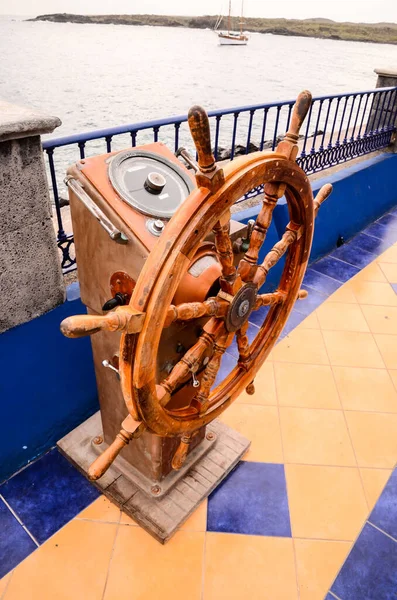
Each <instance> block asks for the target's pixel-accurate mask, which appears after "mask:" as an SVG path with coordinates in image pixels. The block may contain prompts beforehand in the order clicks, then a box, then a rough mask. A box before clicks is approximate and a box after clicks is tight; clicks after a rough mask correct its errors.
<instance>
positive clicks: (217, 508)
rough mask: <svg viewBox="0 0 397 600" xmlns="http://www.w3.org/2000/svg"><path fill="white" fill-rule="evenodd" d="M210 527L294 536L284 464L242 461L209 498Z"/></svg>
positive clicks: (247, 532)
mask: <svg viewBox="0 0 397 600" xmlns="http://www.w3.org/2000/svg"><path fill="white" fill-rule="evenodd" d="M207 531H219V532H224V533H242V534H247V535H266V536H277V537H291V525H290V519H289V510H288V498H287V488H286V482H285V473H284V465H276V464H269V463H257V462H241V463H239V465H238V466H237V468H236V469H235V470H234V471H233V472H232V473H231V474H230V475H229V477H227V478H226V479H225V481H224V482H223V483H221V485H220V486H219V487H218V488H217V489H216V490H215V491H214V492H213V493H212V494H211V495H210V497H209V499H208V513H207Z"/></svg>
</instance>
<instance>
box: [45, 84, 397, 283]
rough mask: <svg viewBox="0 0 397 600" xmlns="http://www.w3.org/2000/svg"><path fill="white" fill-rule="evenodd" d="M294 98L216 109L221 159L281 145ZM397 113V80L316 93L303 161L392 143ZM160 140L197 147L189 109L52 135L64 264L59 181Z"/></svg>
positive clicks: (68, 254) (314, 167) (309, 165)
mask: <svg viewBox="0 0 397 600" xmlns="http://www.w3.org/2000/svg"><path fill="white" fill-rule="evenodd" d="M294 102H295V101H294V100H287V101H284V102H274V103H267V104H257V105H252V106H240V107H235V108H229V109H224V110H213V111H210V112H209V113H208V116H209V118H210V122H211V125H212V135H213V139H214V154H215V157H216V159H217V160H233V159H234V158H235V157H236V156H238V155H240V154H248V153H249V152H253V151H256V150H265V149H269V150H274V149H275V148H276V146H277V143H278V141H279V140H280V139H281V136H282V135H283V134H284V133H285V131H287V129H288V126H289V121H290V118H291V112H292V108H293V105H294ZM396 119H397V87H393V88H378V89H375V90H368V91H362V92H353V93H349V94H336V95H332V96H320V97H316V98H313V102H312V105H311V108H310V111H309V114H308V117H307V119H306V122H305V124H304V126H303V127H304V129H303V133H302V135H301V139H300V141H299V146H300V153H299V156H298V159H297V162H298V164H299V165H300V166H301V167H302V169H303V170H304V171H305V172H306V173H307V174H311V173H315V172H317V171H321V170H323V169H326V168H328V167H332V166H335V165H338V164H340V163H343V162H346V161H348V160H351V159H353V158H356V157H359V156H363V155H365V154H369V153H371V152H374V151H376V150H380V149H382V148H386V147H387V146H388V145H389V144H390V143H391V139H392V135H393V133H394V131H395V125H396ZM153 141H154V142H157V141H162V142H164V143H165V144H167V145H168V146H169V147H171V148H173V149H174V151H176V150H177V149H178V148H179V147H180V146H185V147H187V148H188V150H190V151H193V148H192V141H191V137H190V133H189V129H188V126H187V115H181V116H177V117H170V118H165V119H157V120H154V121H145V122H142V123H133V124H130V125H123V126H120V127H110V128H108V129H101V130H97V131H92V132H88V133H80V134H76V135H71V136H65V137H62V138H55V139H48V140H46V141H44V143H43V149H44V151H45V153H46V155H47V158H48V169H49V177H50V180H51V187H52V194H53V200H54V205H55V211H56V217H57V225H58V233H57V236H58V247H59V248H60V251H61V252H62V268H63V270H64V272H67V271H70V270H73V269H74V268H75V258H74V252H73V235H72V234H71V233H70V232H69V233H68V232H66V231H65V229H64V225H63V218H62V210H61V204H62V194H66V190H65V188H62V184H61V186H60V185H59V181H62V180H63V176H64V174H65V171H66V168H67V166H68V165H70V164H72V163H73V162H76V160H78V159H83V158H85V157H86V156H88V155H95V154H98V153H100V152H112V151H115V150H119V149H122V148H126V147H131V146H132V147H134V146H137V145H143V144H147V143H149V142H153ZM261 191H262V186H259V187H258V188H256V189H254V190H251V191H250V192H248V193H247V194H246V195H245V197H244V198H249V197H253V196H255V195H257V194H259V193H261Z"/></svg>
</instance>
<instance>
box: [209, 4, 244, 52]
mask: <svg viewBox="0 0 397 600" xmlns="http://www.w3.org/2000/svg"><path fill="white" fill-rule="evenodd" d="M243 8H244V1H242V2H241V18H240V31H239V32H238V31H233V30H232V17H231V13H232V0H229V16H228V20H227V31H220V32H219V33H218V40H219V44H220V45H221V46H246V45H247V43H248V37H247V36H246V35H245V34H244V33H243V25H244V18H243ZM222 19H223V17H222V16H219V17H218V19H217V22H216V24H215V31H216V30H217V29H218V27H219V26H220V24H221V22H222Z"/></svg>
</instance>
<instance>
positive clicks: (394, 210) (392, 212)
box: [389, 206, 397, 215]
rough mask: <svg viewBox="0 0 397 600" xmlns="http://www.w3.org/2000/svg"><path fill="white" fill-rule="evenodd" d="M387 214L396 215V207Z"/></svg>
mask: <svg viewBox="0 0 397 600" xmlns="http://www.w3.org/2000/svg"><path fill="white" fill-rule="evenodd" d="M389 214H391V215H397V206H395V207H394V208H392V209H391V211H389Z"/></svg>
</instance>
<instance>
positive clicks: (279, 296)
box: [254, 290, 287, 310]
mask: <svg viewBox="0 0 397 600" xmlns="http://www.w3.org/2000/svg"><path fill="white" fill-rule="evenodd" d="M286 297H287V295H286V293H285V292H282V291H280V290H278V291H277V292H272V293H271V294H260V295H259V296H257V297H256V302H255V307H254V310H258V308H261V307H262V306H273V305H274V304H281V303H282V302H284V300H285V298H286Z"/></svg>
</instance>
